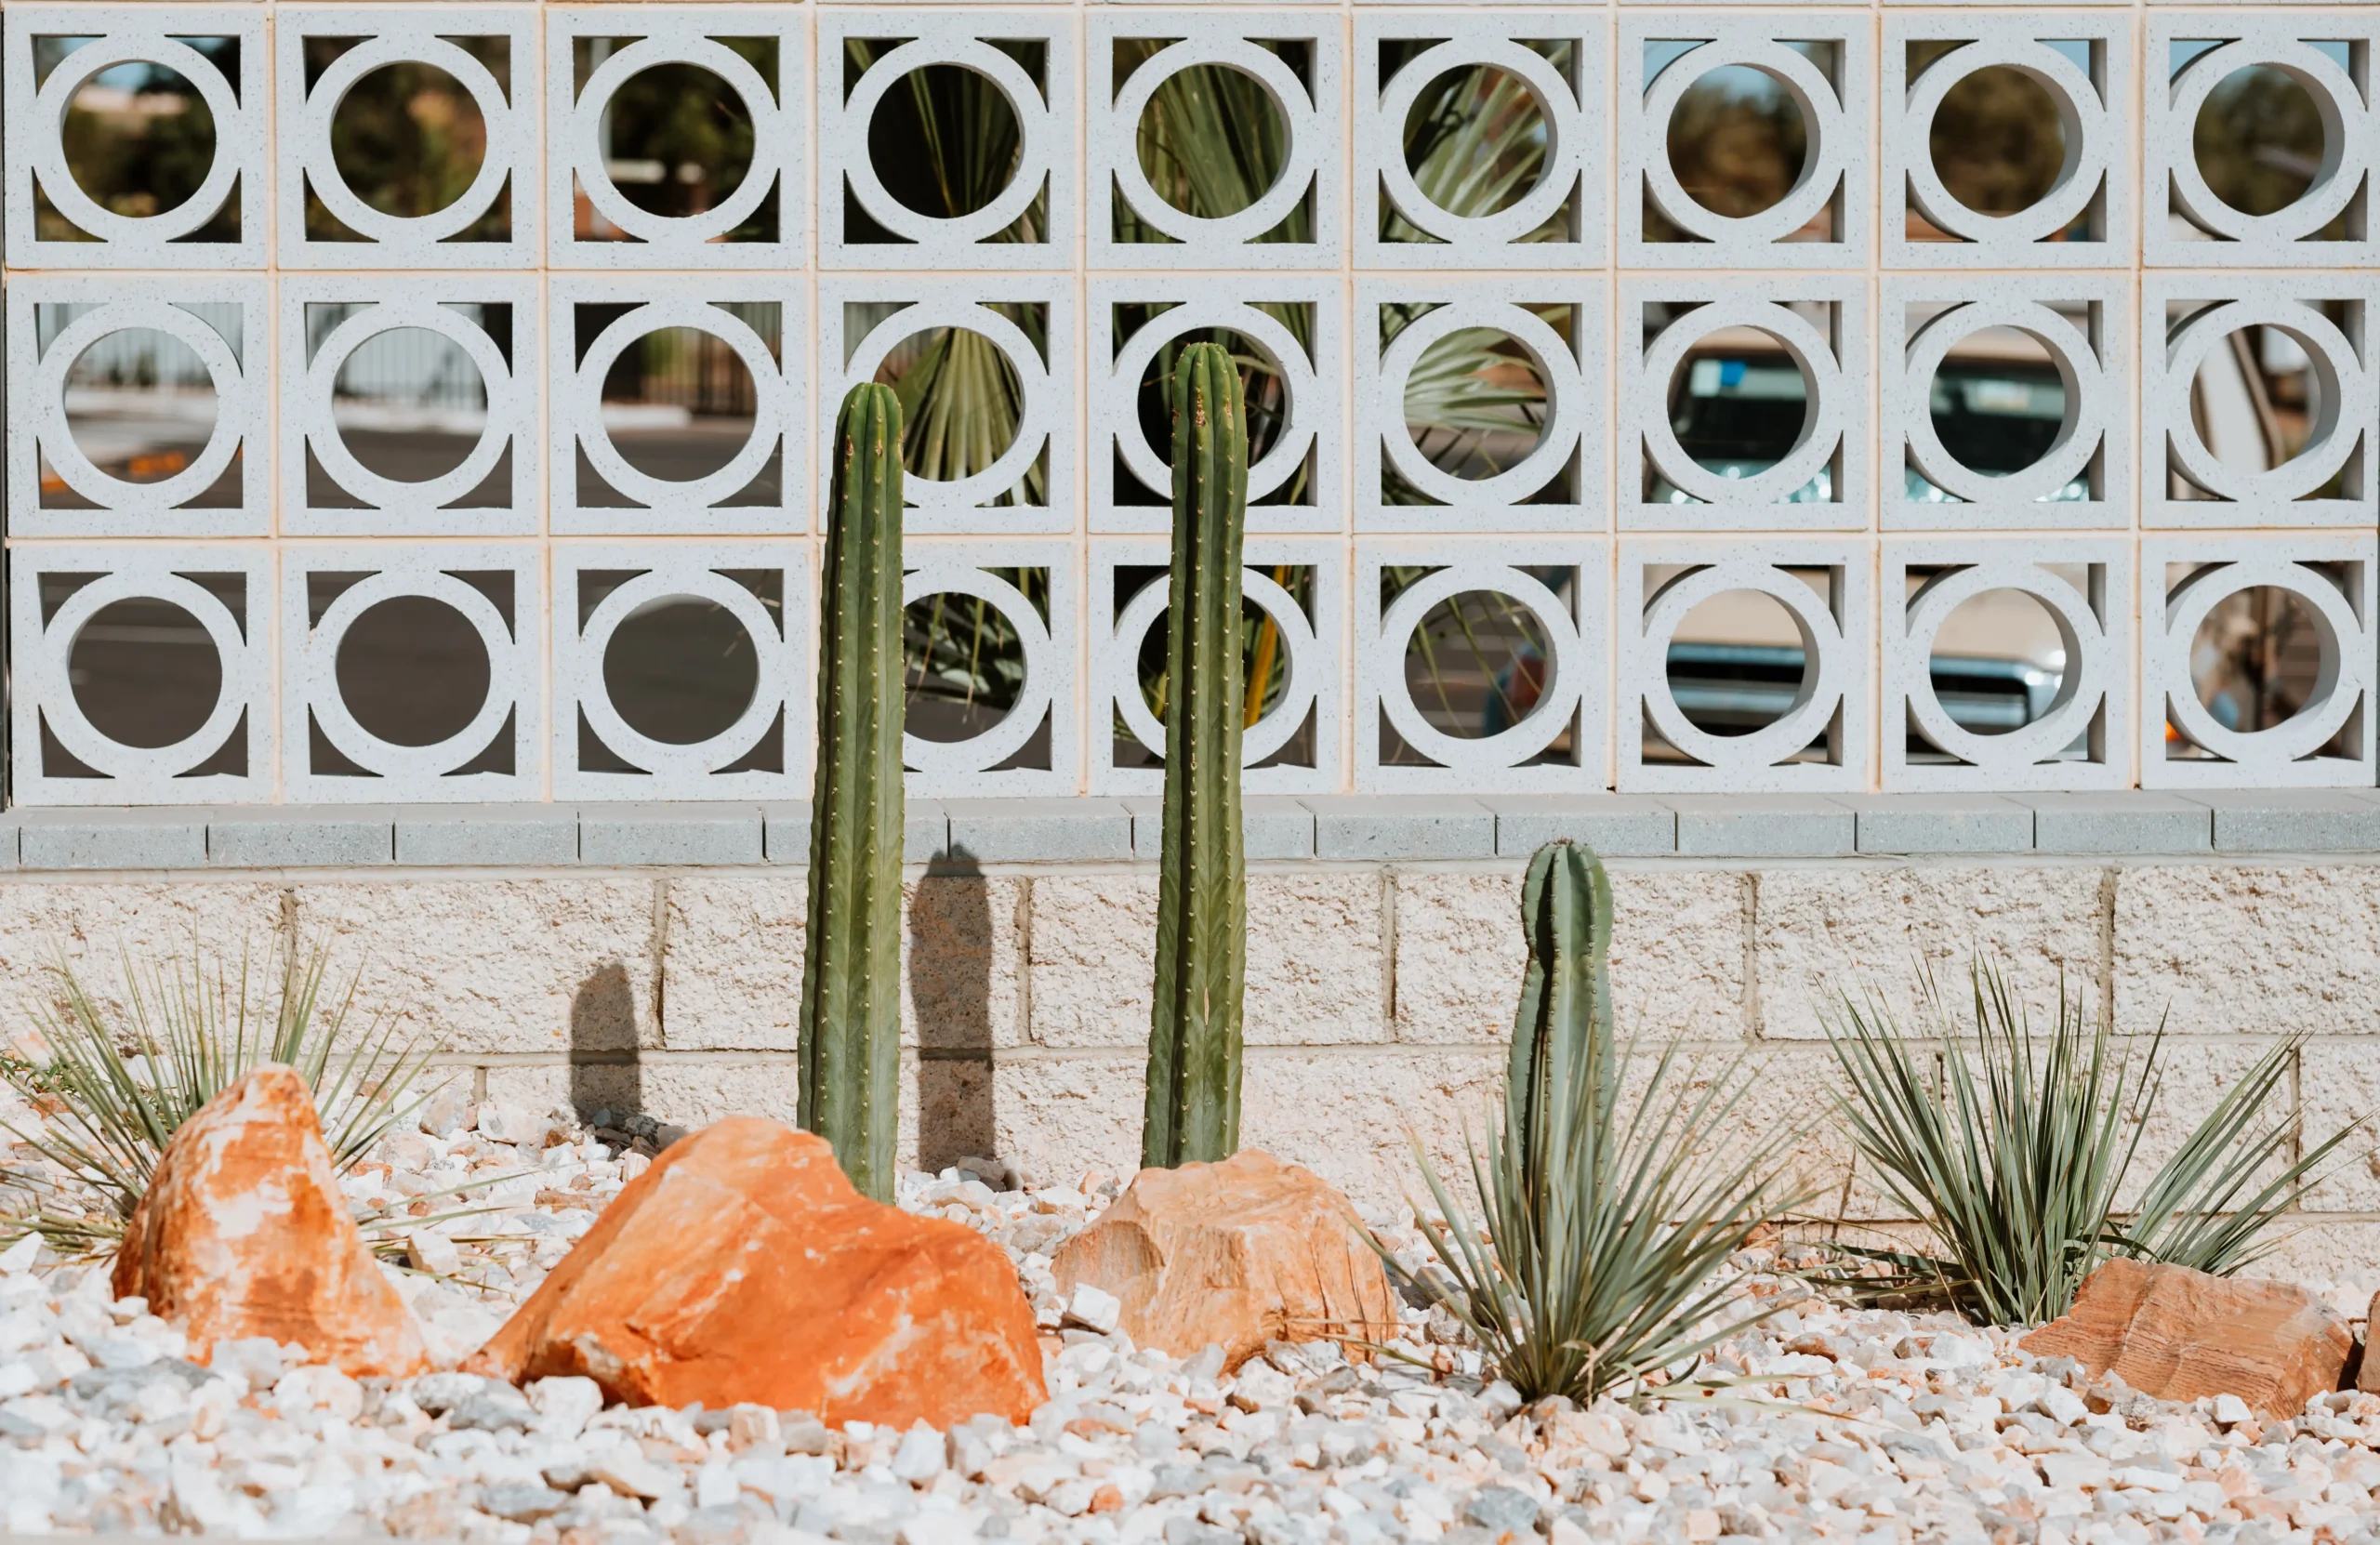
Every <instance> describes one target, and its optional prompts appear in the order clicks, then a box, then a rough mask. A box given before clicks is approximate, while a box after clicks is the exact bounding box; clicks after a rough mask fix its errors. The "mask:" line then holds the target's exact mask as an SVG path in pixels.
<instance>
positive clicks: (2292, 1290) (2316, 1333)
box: [2016, 1256, 2355, 1417]
mask: <svg viewBox="0 0 2380 1545" xmlns="http://www.w3.org/2000/svg"><path fill="white" fill-rule="evenodd" d="M2016 1344H2017V1345H2019V1346H2021V1347H2023V1348H2024V1349H2025V1350H2026V1351H2027V1352H2030V1353H2031V1354H2033V1355H2034V1356H2036V1357H2072V1358H2075V1359H2077V1360H2078V1361H2080V1362H2081V1363H2082V1364H2083V1366H2084V1367H2087V1368H2089V1369H2090V1370H2091V1371H2092V1372H2093V1373H2094V1374H2099V1373H2105V1372H2107V1371H2108V1370H2109V1369H2110V1368H2112V1369H2114V1370H2115V1372H2116V1374H2117V1376H2118V1377H2119V1378H2121V1379H2122V1380H2123V1381H2124V1382H2125V1383H2127V1384H2129V1385H2131V1386H2132V1387H2133V1388H2134V1389H2135V1390H2138V1391H2139V1392H2140V1393H2143V1394H2152V1395H2155V1396H2157V1397H2158V1398H2160V1399H2162V1400H2196V1399H2198V1398H2199V1397H2200V1396H2202V1395H2210V1394H2234V1395H2238V1396H2239V1397H2240V1398H2241V1400H2244V1401H2246V1402H2247V1403H2248V1404H2249V1405H2251V1406H2254V1407H2255V1408H2256V1409H2257V1410H2259V1411H2261V1412H2263V1413H2264V1414H2265V1415H2267V1416H2269V1417H2293V1416H2295V1415H2297V1413H2298V1412H2300V1411H2301V1410H2303V1409H2305V1406H2306V1400H2307V1396H2309V1395H2315V1394H2321V1393H2325V1392H2326V1391H2330V1390H2335V1389H2337V1388H2338V1387H2339V1380H2340V1377H2341V1376H2342V1375H2343V1374H2344V1373H2345V1372H2346V1371H2347V1354H2349V1353H2350V1352H2352V1351H2353V1350H2354V1347H2355V1337H2354V1334H2353V1333H2352V1332H2351V1331H2349V1330H2348V1328H2347V1322H2346V1321H2345V1320H2343V1319H2341V1318H2339V1316H2338V1315H2336V1314H2333V1313H2331V1311H2330V1309H2329V1308H2328V1307H2327V1306H2326V1305H2325V1304H2324V1303H2323V1302H2322V1301H2321V1300H2320V1299H2318V1298H2316V1297H2315V1296H2314V1295H2313V1294H2311V1293H2309V1292H2307V1290H2306V1289H2305V1288H2303V1287H2296V1286H2294V1284H2291V1283H2286V1282H2271V1281H2266V1280H2264V1279H2261V1278H2256V1277H2228V1276H2211V1275H2209V1274H2206V1273H2204V1272H2194V1271H2192V1270H2190V1269H2189V1268H2188V1267H2187V1266H2149V1265H2144V1264H2142V1263H2141V1262H2140V1261H2133V1260H2130V1259H2127V1258H2125V1257H2122V1256H2119V1257H2117V1258H2116V1259H2114V1260H2112V1261H2108V1262H2107V1263H2106V1264H2104V1265H2102V1266H2100V1267H2099V1268H2098V1269H2097V1270H2096V1271H2095V1272H2093V1273H2092V1274H2090V1276H2089V1277H2087V1278H2085V1279H2084V1281H2083V1290H2082V1291H2081V1292H2079V1293H2077V1294H2075V1296H2074V1307H2073V1308H2072V1309H2070V1310H2068V1311H2067V1312H2066V1313H2065V1314H2063V1315H2060V1316H2059V1317H2058V1318H2056V1319H2054V1320H2052V1321H2050V1322H2049V1324H2047V1325H2045V1326H2043V1327H2041V1328H2040V1329H2038V1330H2036V1331H2034V1332H2033V1333H2032V1334H2031V1335H2030V1336H2027V1337H2026V1338H2025V1339H2024V1340H2021V1341H2019V1342H2017V1343H2016Z"/></svg>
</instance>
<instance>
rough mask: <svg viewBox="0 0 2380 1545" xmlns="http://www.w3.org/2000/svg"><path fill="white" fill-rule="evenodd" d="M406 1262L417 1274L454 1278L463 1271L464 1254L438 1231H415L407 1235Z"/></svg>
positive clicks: (453, 1242)
mask: <svg viewBox="0 0 2380 1545" xmlns="http://www.w3.org/2000/svg"><path fill="white" fill-rule="evenodd" d="M405 1261H406V1263H407V1264H408V1265H410V1266H412V1267H413V1269H414V1270H415V1271H417V1272H428V1273H429V1274H430V1275H432V1276H453V1275H455V1274H456V1273H458V1272H460V1271H461V1270H462V1269H463V1252H462V1251H461V1250H459V1249H457V1248H455V1241H453V1240H452V1239H449V1238H447V1237H446V1236H445V1235H443V1234H441V1233H439V1232H438V1231H437V1230H436V1229H413V1230H410V1231H409V1232H407V1234H406V1235H405Z"/></svg>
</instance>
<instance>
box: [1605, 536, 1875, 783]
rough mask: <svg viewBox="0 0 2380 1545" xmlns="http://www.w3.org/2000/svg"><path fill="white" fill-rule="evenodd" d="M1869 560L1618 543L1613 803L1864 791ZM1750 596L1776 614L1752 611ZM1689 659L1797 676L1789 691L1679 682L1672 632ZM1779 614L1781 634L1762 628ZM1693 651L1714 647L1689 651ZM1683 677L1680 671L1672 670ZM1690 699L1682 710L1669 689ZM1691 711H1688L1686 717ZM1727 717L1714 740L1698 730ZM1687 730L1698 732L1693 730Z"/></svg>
mask: <svg viewBox="0 0 2380 1545" xmlns="http://www.w3.org/2000/svg"><path fill="white" fill-rule="evenodd" d="M1868 563H1869V559H1868V548H1867V546H1866V544H1864V543H1861V542H1855V541H1844V540H1833V541H1824V540H1818V539H1808V540H1795V541H1773V542H1746V541H1719V540H1703V541H1695V540H1690V539H1685V538H1673V539H1664V540H1654V539H1651V538H1646V539H1642V540H1634V541H1626V542H1622V543H1621V544H1620V585H1619V591H1620V601H1619V605H1618V607H1617V609H1616V611H1615V614H1614V615H1615V618H1616V627H1617V631H1618V634H1619V655H1620V696H1619V702H1618V704H1617V705H1616V707H1617V713H1618V719H1619V724H1620V746H1619V749H1620V757H1619V760H1620V791H1621V792H1622V793H1706V792H1707V793H1719V792H1722V791H1733V790H1741V791H1746V792H1755V793H1817V792H1825V791H1832V790H1838V789H1842V790H1849V789H1858V788H1864V787H1866V786H1867V784H1868V765H1869V763H1868V757H1869V746H1870V737H1869V731H1868V724H1869V707H1868V705H1869V703H1870V701H1871V696H1870V687H1869V679H1868V669H1869V661H1870V659H1871V632H1870V627H1871V624H1870V620H1869V619H1870V616H1871V612H1870V610H1869V579H1868V574H1869V570H1868ZM1747 594H1748V595H1749V596H1750V597H1759V596H1765V597H1767V598H1769V600H1770V601H1773V602H1775V606H1774V607H1773V608H1765V609H1764V608H1762V607H1761V606H1759V605H1758V604H1757V603H1756V602H1754V603H1752V604H1750V605H1748V604H1747ZM1706 603H1708V604H1709V606H1710V614H1709V617H1708V620H1706V621H1703V622H1701V623H1699V624H1698V626H1697V627H1695V628H1694V629H1693V634H1692V636H1693V638H1694V639H1695V640H1697V644H1698V647H1699V650H1700V652H1701V654H1702V657H1703V658H1706V659H1709V660H1712V661H1714V662H1718V663H1730V662H1734V661H1738V660H1743V661H1751V662H1755V663H1758V664H1763V665H1766V666H1770V667H1775V668H1777V669H1778V670H1780V671H1791V670H1792V669H1794V668H1795V667H1798V669H1799V673H1800V675H1799V680H1798V681H1796V682H1795V683H1794V684H1793V685H1792V688H1791V689H1790V690H1787V689H1785V688H1784V687H1783V686H1782V684H1781V683H1780V684H1779V685H1778V687H1777V688H1776V689H1775V690H1772V691H1766V692H1762V691H1759V690H1756V689H1748V688H1747V687H1746V686H1745V685H1741V684H1738V683H1736V682H1734V681H1732V680H1729V677H1728V675H1726V674H1724V673H1723V674H1721V675H1720V676H1719V677H1718V678H1717V680H1718V683H1719V684H1718V687H1717V690H1715V691H1713V690H1711V689H1709V688H1707V687H1703V685H1702V682H1703V681H1707V680H1711V678H1710V677H1709V676H1707V675H1706V676H1705V677H1703V678H1702V680H1698V679H1697V677H1696V676H1695V675H1694V674H1691V668H1692V667H1691V663H1690V657H1689V658H1688V659H1680V658H1677V657H1674V656H1675V655H1676V654H1678V653H1679V652H1680V649H1681V646H1680V642H1679V633H1680V630H1681V625H1683V624H1686V620H1687V618H1688V617H1689V616H1690V615H1692V614H1695V613H1696V612H1697V611H1698V610H1699V609H1701V608H1703V607H1704V606H1705V605H1706ZM1778 610H1781V612H1782V614H1783V615H1782V618H1781V620H1782V622H1783V623H1784V625H1785V626H1784V628H1783V630H1781V631H1778V630H1776V629H1774V628H1773V627H1764V626H1763V625H1764V624H1769V623H1773V621H1774V620H1777V619H1775V618H1774V616H1773V614H1774V613H1775V612H1777V611H1778ZM1704 639H1710V640H1717V641H1715V642H1701V641H1700V640H1704ZM1681 667H1685V668H1683V669H1682V668H1681ZM1682 687H1683V688H1687V689H1697V688H1699V689H1701V690H1699V691H1693V690H1689V691H1686V693H1685V694H1684V696H1685V700H1684V701H1681V688H1682ZM1689 710H1691V711H1689ZM1722 717H1724V718H1726V720H1730V721H1731V722H1729V723H1728V725H1727V727H1726V729H1725V730H1720V731H1714V730H1712V728H1710V727H1709V725H1710V724H1711V723H1712V721H1714V720H1718V719H1720V718H1722ZM1698 720H1700V722H1698Z"/></svg>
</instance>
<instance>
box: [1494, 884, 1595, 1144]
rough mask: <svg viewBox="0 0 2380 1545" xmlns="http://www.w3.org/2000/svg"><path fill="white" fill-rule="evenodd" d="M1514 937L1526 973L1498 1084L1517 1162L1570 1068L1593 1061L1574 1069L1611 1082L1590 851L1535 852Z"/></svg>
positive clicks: (1540, 1137)
mask: <svg viewBox="0 0 2380 1545" xmlns="http://www.w3.org/2000/svg"><path fill="white" fill-rule="evenodd" d="M1521 929H1522V931H1523V932H1524V933H1526V934H1527V937H1528V971H1527V974H1525V975H1524V976H1523V977H1522V978H1521V1006H1520V1011H1519V1012H1518V1013H1517V1014H1515V1015H1514V1019H1513V1053H1512V1063H1511V1064H1510V1066H1509V1067H1508V1068H1507V1069H1506V1071H1505V1075H1504V1109H1505V1113H1506V1114H1505V1129H1506V1131H1507V1133H1508V1134H1509V1137H1510V1140H1511V1141H1514V1142H1517V1143H1518V1144H1519V1151H1520V1152H1521V1153H1522V1154H1524V1155H1533V1154H1535V1153H1536V1152H1537V1151H1538V1149H1539V1148H1540V1146H1541V1145H1542V1144H1543V1143H1544V1142H1546V1141H1548V1139H1549V1137H1550V1134H1549V1132H1548V1130H1547V1127H1548V1123H1549V1119H1550V1117H1549V1107H1550V1103H1551V1102H1553V1101H1554V1100H1558V1099H1561V1098H1563V1091H1565V1090H1567V1089H1572V1088H1573V1087H1574V1086H1573V1085H1572V1083H1571V1079H1570V1076H1571V1073H1572V1071H1573V1069H1574V1068H1576V1064H1575V1063H1573V1062H1572V1059H1574V1058H1579V1057H1586V1058H1591V1059H1593V1063H1594V1065H1593V1067H1589V1068H1577V1069H1576V1070H1577V1071H1579V1072H1583V1073H1586V1074H1587V1075H1588V1076H1589V1077H1590V1079H1592V1080H1593V1085H1592V1086H1591V1087H1595V1088H1601V1087H1606V1085H1607V1082H1608V1080H1609V1079H1610V1078H1611V1077H1612V1076H1614V1063H1615V1060H1616V1059H1615V1057H1614V1055H1613V1050H1612V1036H1611V1031H1612V1023H1611V977H1610V972H1609V970H1608V965H1607V963H1608V960H1609V957H1610V954H1611V879H1610V878H1609V877H1608V876H1607V875H1606V874H1605V873H1604V868H1603V860H1601V859H1599V858H1597V857H1596V856H1595V855H1594V852H1593V849H1590V848H1585V847H1581V846H1580V845H1579V844H1577V843H1575V842H1569V841H1558V842H1548V843H1547V844H1546V845H1545V846H1544V847H1542V848H1540V849H1538V850H1537V852H1536V853H1535V854H1534V855H1533V856H1531V858H1530V859H1529V861H1528V878H1527V879H1526V880H1525V881H1523V882H1522V885H1521ZM1531 1172H1533V1173H1538V1174H1542V1173H1545V1172H1546V1171H1545V1169H1543V1168H1542V1167H1532V1170H1531Z"/></svg>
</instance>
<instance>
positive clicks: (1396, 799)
mask: <svg viewBox="0 0 2380 1545" xmlns="http://www.w3.org/2000/svg"><path fill="white" fill-rule="evenodd" d="M1302 803H1303V804H1304V805H1305V807H1306V808H1307V809H1309V810H1311V811H1313V812H1314V852H1315V856H1316V857H1317V858H1355V859H1372V860H1375V861H1378V860H1387V859H1425V858H1492V857H1494V856H1495V853H1496V812H1494V811H1491V810H1489V809H1488V807H1487V806H1486V805H1484V804H1481V803H1480V802H1479V801H1478V800H1476V799H1465V798H1463V797H1461V795H1453V794H1447V795H1438V794H1355V795H1346V794H1323V795H1310V796H1307V797H1306V798H1305V799H1303V800H1302Z"/></svg>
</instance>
